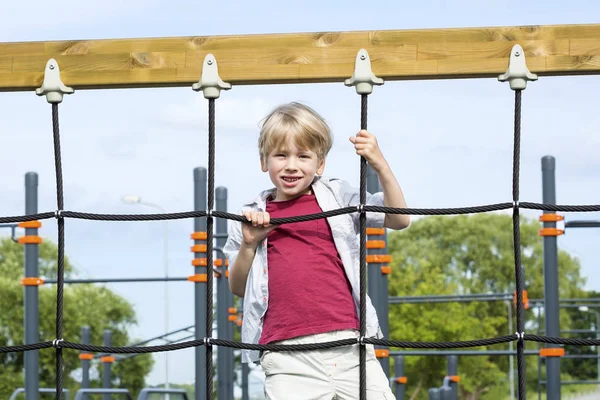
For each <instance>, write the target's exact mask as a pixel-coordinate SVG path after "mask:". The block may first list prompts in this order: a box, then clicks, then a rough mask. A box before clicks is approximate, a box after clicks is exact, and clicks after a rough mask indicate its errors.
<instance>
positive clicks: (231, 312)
mask: <svg viewBox="0 0 600 400" xmlns="http://www.w3.org/2000/svg"><path fill="white" fill-rule="evenodd" d="M227 311H229V314H236V313H237V308H235V307H229V309H228V310H227Z"/></svg>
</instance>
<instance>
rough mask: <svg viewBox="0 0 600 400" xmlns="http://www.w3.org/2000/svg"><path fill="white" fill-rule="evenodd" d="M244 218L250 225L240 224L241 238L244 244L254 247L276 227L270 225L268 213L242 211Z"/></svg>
mask: <svg viewBox="0 0 600 400" xmlns="http://www.w3.org/2000/svg"><path fill="white" fill-rule="evenodd" d="M243 215H244V217H246V219H247V220H248V222H251V223H252V224H247V223H242V237H243V240H244V244H245V245H247V246H252V247H256V246H258V244H259V243H260V242H261V241H262V240H264V239H265V238H266V237H267V235H268V234H269V232H271V231H272V230H273V229H275V228H276V227H277V225H271V224H270V220H271V217H270V215H269V213H268V212H262V211H244V212H243Z"/></svg>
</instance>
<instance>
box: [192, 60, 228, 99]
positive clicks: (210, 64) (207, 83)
mask: <svg viewBox="0 0 600 400" xmlns="http://www.w3.org/2000/svg"><path fill="white" fill-rule="evenodd" d="M192 89H193V90H195V91H196V92H199V91H202V92H203V93H204V98H205V99H218V98H219V96H220V95H221V90H229V89H231V84H230V83H227V82H224V81H223V80H222V79H221V77H220V76H219V68H218V67H217V60H216V58H215V56H213V55H212V54H207V55H206V57H204V62H203V63H202V76H201V77H200V80H199V81H198V82H196V83H194V84H193V85H192Z"/></svg>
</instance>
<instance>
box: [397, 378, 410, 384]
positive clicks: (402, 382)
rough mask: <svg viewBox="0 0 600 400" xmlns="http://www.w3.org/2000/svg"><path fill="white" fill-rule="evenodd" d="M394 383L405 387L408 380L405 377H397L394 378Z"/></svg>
mask: <svg viewBox="0 0 600 400" xmlns="http://www.w3.org/2000/svg"><path fill="white" fill-rule="evenodd" d="M396 382H397V383H401V384H403V385H406V384H407V383H408V378H407V377H406V376H399V377H397V378H396Z"/></svg>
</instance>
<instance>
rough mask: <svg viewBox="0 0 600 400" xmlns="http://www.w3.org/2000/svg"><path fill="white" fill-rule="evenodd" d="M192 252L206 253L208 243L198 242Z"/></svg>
mask: <svg viewBox="0 0 600 400" xmlns="http://www.w3.org/2000/svg"><path fill="white" fill-rule="evenodd" d="M191 250H192V253H206V245H205V244H196V245H194V246H192V248H191Z"/></svg>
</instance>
